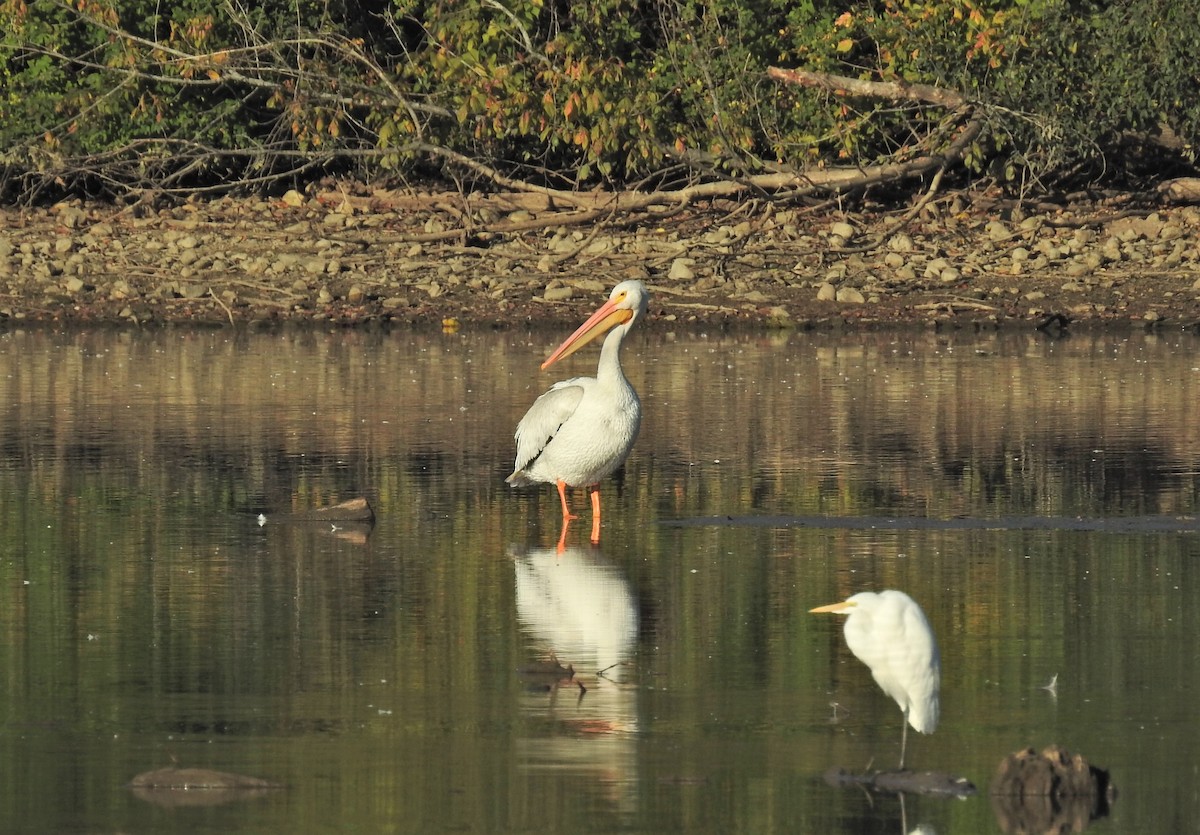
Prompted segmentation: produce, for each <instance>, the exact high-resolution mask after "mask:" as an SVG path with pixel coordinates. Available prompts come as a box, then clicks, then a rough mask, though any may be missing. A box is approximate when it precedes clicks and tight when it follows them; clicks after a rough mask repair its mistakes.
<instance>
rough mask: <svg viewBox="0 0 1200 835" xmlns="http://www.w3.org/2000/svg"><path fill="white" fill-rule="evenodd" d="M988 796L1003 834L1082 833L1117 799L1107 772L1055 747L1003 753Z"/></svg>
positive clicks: (1114, 788) (1106, 812) (1081, 757)
mask: <svg viewBox="0 0 1200 835" xmlns="http://www.w3.org/2000/svg"><path fill="white" fill-rule="evenodd" d="M989 792H990V794H991V796H992V811H993V812H994V813H995V815H996V822H997V823H998V824H999V825H1000V829H1001V830H1002V831H1004V832H1082V831H1083V830H1084V829H1086V828H1087V825H1088V824H1089V823H1090V822H1091V821H1093V820H1096V819H1098V818H1103V817H1106V816H1107V815H1108V810H1109V807H1110V806H1111V804H1112V802H1113V801H1114V800H1115V799H1116V796H1117V791H1116V787H1115V786H1113V784H1112V781H1111V779H1110V778H1109V775H1108V772H1107V771H1105V770H1104V769H1102V768H1097V767H1096V766H1094V765H1091V764H1090V763H1088V761H1087V760H1086V759H1084V757H1083V756H1081V755H1079V754H1071V752H1070V751H1068V750H1067V749H1065V748H1062V747H1060V746H1058V745H1051V746H1049V747H1047V748H1046V749H1045V750H1043V751H1042V752H1041V753H1040V754H1039V753H1037V752H1036V751H1034V750H1033V749H1032V748H1026V749H1024V750H1023V751H1017V752H1015V753H1013V754H1009V755H1008V756H1007V757H1005V758H1004V760H1003V761H1002V762H1001V763H1000V765H999V767H998V768H997V769H996V775H995V777H993V778H992V785H991V788H990V790H989Z"/></svg>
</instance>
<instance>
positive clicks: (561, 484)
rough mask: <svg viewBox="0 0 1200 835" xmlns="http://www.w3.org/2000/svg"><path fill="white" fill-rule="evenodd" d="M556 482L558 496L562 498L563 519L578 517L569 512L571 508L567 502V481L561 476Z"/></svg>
mask: <svg viewBox="0 0 1200 835" xmlns="http://www.w3.org/2000/svg"><path fill="white" fill-rule="evenodd" d="M556 483H557V484H558V497H559V499H561V500H562V507H563V519H564V520H568V519H578V518H579V517H578V516H576V515H575V514H574V513H572V512H571V508H570V506H569V505H568V504H567V483H566V482H565V481H563V480H562V479H561V478H560V479H559V480H558V481H557V482H556Z"/></svg>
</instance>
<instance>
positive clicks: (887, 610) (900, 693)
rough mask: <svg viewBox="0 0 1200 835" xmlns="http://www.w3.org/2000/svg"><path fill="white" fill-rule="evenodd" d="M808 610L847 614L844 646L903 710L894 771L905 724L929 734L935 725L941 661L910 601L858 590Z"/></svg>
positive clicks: (921, 615)
mask: <svg viewBox="0 0 1200 835" xmlns="http://www.w3.org/2000/svg"><path fill="white" fill-rule="evenodd" d="M809 611H811V612H832V613H835V614H844V615H847V618H846V626H845V634H846V645H847V646H848V647H850V651H851V652H852V653H854V656H855V657H856V658H857V659H858V660H859V661H861V662H863V663H864V664H866V665H867V667H868V668H869V669H870V670H871V676H872V677H873V678H874V679H875V683H876V684H878V685H879V686H880V688H882V689H883V692H884V693H887V694H888V695H889V696H891V697H892V698H893V699H894V700H895V702H896V704H897V705H899V707H900V710H902V711H903V712H904V719H905V724H904V726H903V729H904V730H903V734H902V736H901V740H900V766H899V767H900V768H904V753H905V748H906V747H907V745H908V726H909V725H912V726H913V729H914V730H916V731H918V732H919V733H923V734H931V733H933V732H934V730H935V729H936V728H937V723H938V707H939V705H938V691H939V690H940V688H941V680H942V662H941V656H940V654H939V652H938V646H937V639H936V638H935V637H934V635H933V630H932V629H931V628H930V626H929V621H928V620H927V619H926V617H925V612H923V611H922V610H921V607H920V606H918V605H917V603H916V601H915V600H913V599H912V598H911V597H909V596H908V595H907V594H905V593H904V592H902V591H896V590H894V589H888V590H886V591H882V592H879V593H878V594H876V593H875V592H860V593H858V594H855V595H853V596H851V597H850V598H848V599H847V600H844V601H842V602H841V603H831V604H830V605H828V606H818V607H817V608H815V609H810V610H809Z"/></svg>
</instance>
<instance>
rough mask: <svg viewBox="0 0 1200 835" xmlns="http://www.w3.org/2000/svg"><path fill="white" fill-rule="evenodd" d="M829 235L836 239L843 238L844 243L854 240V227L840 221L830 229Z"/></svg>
mask: <svg viewBox="0 0 1200 835" xmlns="http://www.w3.org/2000/svg"><path fill="white" fill-rule="evenodd" d="M829 234H830V235H831V236H833V237H835V238H841V239H842V240H843V241H849V240H853V239H854V227H853V226H851V225H850V224H849V223H846V222H844V221H838V222H837V223H835V224H833V225H832V226H830V227H829Z"/></svg>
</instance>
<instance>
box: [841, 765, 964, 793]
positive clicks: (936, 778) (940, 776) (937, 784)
mask: <svg viewBox="0 0 1200 835" xmlns="http://www.w3.org/2000/svg"><path fill="white" fill-rule="evenodd" d="M825 782H826V783H828V784H829V785H831V786H835V787H837V788H845V787H847V786H855V787H858V788H864V789H867V790H869V791H873V792H878V793H880V794H924V795H935V796H936V795H941V796H943V797H970V796H971V795H973V794H975V784H974V783H972V782H971V781H970V780H968V779H967V778H965V777H955V776H954V775H953V774H944V773H942V772H938V771H907V770H905V771H874V772H871V773H870V774H852V773H850V772H849V771H846V770H845V769H842V768H831V769H830V770H829V771H827V772H825Z"/></svg>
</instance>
